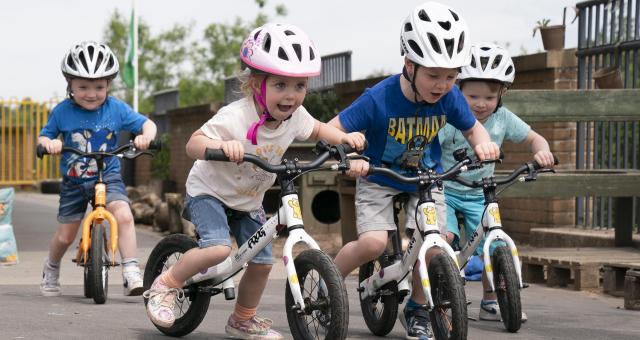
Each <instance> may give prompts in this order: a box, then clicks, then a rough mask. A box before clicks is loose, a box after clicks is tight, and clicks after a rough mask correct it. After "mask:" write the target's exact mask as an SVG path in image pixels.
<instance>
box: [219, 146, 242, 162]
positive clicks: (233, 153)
mask: <svg viewBox="0 0 640 340" xmlns="http://www.w3.org/2000/svg"><path fill="white" fill-rule="evenodd" d="M221 149H222V151H224V154H225V155H227V157H229V160H230V161H232V162H236V163H240V162H242V159H243V158H244V146H243V145H242V143H241V142H239V141H237V140H229V141H224V142H222V147H221Z"/></svg>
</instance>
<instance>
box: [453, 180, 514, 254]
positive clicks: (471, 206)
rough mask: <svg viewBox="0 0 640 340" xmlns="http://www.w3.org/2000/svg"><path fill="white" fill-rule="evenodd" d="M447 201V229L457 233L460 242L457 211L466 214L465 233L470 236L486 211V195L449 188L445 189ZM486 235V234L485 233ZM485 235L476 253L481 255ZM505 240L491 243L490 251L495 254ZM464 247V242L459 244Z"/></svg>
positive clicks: (456, 240) (457, 239) (457, 240)
mask: <svg viewBox="0 0 640 340" xmlns="http://www.w3.org/2000/svg"><path fill="white" fill-rule="evenodd" d="M444 196H445V203H446V204H447V222H448V223H447V229H448V230H449V231H450V232H452V233H453V234H455V235H456V239H455V240H454V243H456V242H457V243H459V242H460V227H459V226H458V220H457V218H456V211H457V212H460V213H462V214H463V215H464V235H465V237H466V238H468V237H469V236H470V235H472V234H473V232H474V231H475V230H476V227H477V226H478V224H479V223H480V221H481V220H482V213H483V212H484V196H482V195H477V194H464V193H460V192H457V191H455V190H451V189H447V190H446V191H445V194H444ZM485 237H486V234H485ZM485 237H483V238H482V240H480V243H479V244H478V248H476V250H475V252H474V254H476V255H481V254H482V247H483V246H484V240H485ZM504 244H505V243H503V242H494V243H492V244H491V248H490V249H489V253H491V254H493V251H494V250H495V248H496V247H498V246H501V245H504ZM459 245H460V247H463V246H464V244H459Z"/></svg>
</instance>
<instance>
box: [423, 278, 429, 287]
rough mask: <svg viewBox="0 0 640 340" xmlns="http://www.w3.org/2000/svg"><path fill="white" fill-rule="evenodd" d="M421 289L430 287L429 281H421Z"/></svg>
mask: <svg viewBox="0 0 640 340" xmlns="http://www.w3.org/2000/svg"><path fill="white" fill-rule="evenodd" d="M422 287H425V288H429V287H431V282H429V279H422Z"/></svg>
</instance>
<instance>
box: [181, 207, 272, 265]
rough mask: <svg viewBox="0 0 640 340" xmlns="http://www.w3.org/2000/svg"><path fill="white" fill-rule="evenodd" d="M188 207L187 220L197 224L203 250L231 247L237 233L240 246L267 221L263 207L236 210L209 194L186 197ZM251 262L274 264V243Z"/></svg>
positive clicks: (185, 209)
mask: <svg viewBox="0 0 640 340" xmlns="http://www.w3.org/2000/svg"><path fill="white" fill-rule="evenodd" d="M184 207H185V208H184V212H183V217H184V218H185V219H187V220H189V221H191V222H192V223H193V224H194V225H195V227H196V232H197V233H198V236H199V239H198V245H199V246H200V248H207V247H213V246H220V245H224V246H229V247H231V237H230V233H233V236H234V237H235V238H236V242H237V243H238V246H240V245H242V244H243V243H245V242H247V240H248V239H249V238H250V237H251V236H252V235H253V234H254V233H255V232H256V231H257V230H258V229H260V227H262V225H263V224H264V223H265V222H266V220H267V219H266V216H265V213H264V209H263V208H262V206H261V207H260V209H257V210H254V211H251V212H243V211H236V210H233V209H229V208H228V207H227V206H225V205H224V203H222V202H221V201H220V200H218V199H217V198H215V197H213V196H209V195H201V196H196V197H191V196H189V195H186V198H185V201H184ZM250 262H251V263H261V264H272V263H273V253H272V245H271V243H269V244H268V245H267V246H266V247H265V248H264V249H262V250H261V251H260V252H259V253H258V254H256V256H255V257H254V258H253V259H252V260H251V261H250Z"/></svg>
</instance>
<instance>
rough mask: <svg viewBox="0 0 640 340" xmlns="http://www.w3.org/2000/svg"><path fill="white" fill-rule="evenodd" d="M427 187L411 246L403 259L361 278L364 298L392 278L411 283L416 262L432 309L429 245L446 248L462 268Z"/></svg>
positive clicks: (410, 242)
mask: <svg viewBox="0 0 640 340" xmlns="http://www.w3.org/2000/svg"><path fill="white" fill-rule="evenodd" d="M427 190H429V191H428V194H427V196H428V197H427V199H426V200H422V199H421V200H420V201H421V203H419V204H418V207H417V208H416V209H417V211H418V213H417V214H416V215H417V216H416V232H414V233H413V235H412V236H411V240H410V241H409V246H408V247H407V251H406V252H405V253H404V255H403V257H402V260H396V261H395V263H394V264H392V265H390V266H387V267H384V268H381V269H380V270H379V271H376V272H374V273H373V274H372V275H371V276H369V277H368V278H367V279H365V280H364V281H362V282H360V291H361V294H362V298H366V297H369V296H374V295H375V294H376V290H378V289H379V288H380V287H382V286H384V285H385V284H387V283H389V282H391V281H396V282H399V281H402V282H401V283H399V284H398V286H401V285H402V286H405V285H408V283H407V282H406V280H407V278H406V277H407V275H411V272H412V271H413V267H414V265H415V264H416V263H417V264H418V271H419V273H420V282H421V285H422V289H423V290H424V295H425V296H426V297H427V300H428V301H429V309H432V308H433V307H434V304H433V298H432V296H431V283H430V281H429V272H428V270H427V264H426V263H425V261H424V258H425V256H426V254H427V252H428V251H429V249H431V248H436V247H437V248H441V249H443V250H444V251H445V252H446V253H447V254H448V255H449V256H451V258H452V259H453V261H454V262H455V264H456V267H458V270H459V268H460V266H459V265H458V258H457V257H456V254H455V252H454V251H453V249H452V248H451V246H450V245H449V244H448V243H447V241H445V240H444V239H443V238H442V236H441V234H440V229H439V228H438V221H437V218H436V204H435V202H434V201H433V199H432V198H431V193H430V189H427ZM418 235H419V236H418ZM416 261H417V262H416Z"/></svg>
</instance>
